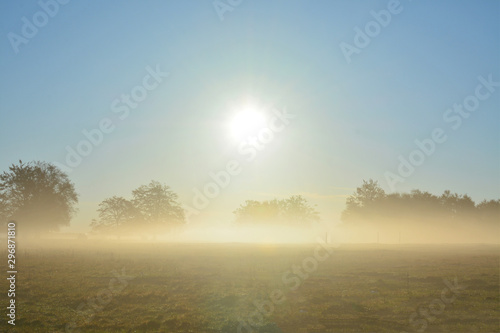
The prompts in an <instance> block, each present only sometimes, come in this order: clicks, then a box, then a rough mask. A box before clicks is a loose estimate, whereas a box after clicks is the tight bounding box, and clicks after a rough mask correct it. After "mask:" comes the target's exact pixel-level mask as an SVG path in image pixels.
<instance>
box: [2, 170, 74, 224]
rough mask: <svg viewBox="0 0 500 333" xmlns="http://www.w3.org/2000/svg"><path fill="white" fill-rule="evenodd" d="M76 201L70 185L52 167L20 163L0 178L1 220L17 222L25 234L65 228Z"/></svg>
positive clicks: (65, 177) (59, 171)
mask: <svg viewBox="0 0 500 333" xmlns="http://www.w3.org/2000/svg"><path fill="white" fill-rule="evenodd" d="M77 202H78V195H77V194H76V192H75V187H74V185H73V183H71V182H70V180H69V179H68V176H67V175H66V174H65V173H64V172H62V171H61V170H59V169H58V168H57V167H56V166H54V165H53V164H50V163H46V162H40V161H35V162H29V163H23V162H22V161H19V164H17V165H16V164H12V165H11V166H10V167H9V171H4V172H3V173H2V174H1V175H0V217H1V219H2V221H3V222H6V221H7V220H11V219H12V220H16V221H17V222H18V228H19V229H20V230H22V232H24V233H40V232H48V231H57V230H58V229H59V227H60V226H68V225H69V223H70V220H71V217H72V216H73V214H74V213H75V212H76V209H75V205H76V203H77Z"/></svg>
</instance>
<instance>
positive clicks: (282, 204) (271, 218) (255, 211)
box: [233, 195, 320, 226]
mask: <svg viewBox="0 0 500 333" xmlns="http://www.w3.org/2000/svg"><path fill="white" fill-rule="evenodd" d="M233 213H234V214H235V215H236V222H238V223H260V224H276V223H278V224H288V225H302V226H304V225H308V224H311V223H312V222H316V221H319V219H320V218H319V213H318V212H317V211H316V210H315V209H314V208H313V207H311V206H310V205H309V203H308V202H307V200H306V199H305V198H304V197H302V196H300V195H294V196H291V197H290V198H288V199H282V200H277V199H273V200H266V201H255V200H247V201H245V203H244V204H243V205H241V206H240V207H239V208H237V209H236V210H235V211H234V212H233Z"/></svg>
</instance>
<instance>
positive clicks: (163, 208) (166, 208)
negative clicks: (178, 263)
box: [90, 181, 186, 233]
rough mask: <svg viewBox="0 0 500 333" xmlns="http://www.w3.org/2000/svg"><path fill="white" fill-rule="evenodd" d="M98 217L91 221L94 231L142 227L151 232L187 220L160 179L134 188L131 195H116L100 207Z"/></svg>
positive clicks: (120, 231) (125, 229)
mask: <svg viewBox="0 0 500 333" xmlns="http://www.w3.org/2000/svg"><path fill="white" fill-rule="evenodd" d="M97 212H98V219H94V220H93V221H92V223H91V224H90V225H91V227H92V229H93V230H94V231H101V232H112V233H128V232H133V231H135V230H137V228H140V229H141V230H142V231H145V232H150V231H155V230H156V231H157V230H162V229H165V228H169V227H172V226H175V225H179V224H182V223H185V219H186V218H185V212H184V210H183V209H182V207H181V205H180V204H179V203H178V196H177V194H176V193H174V192H173V191H172V190H171V189H170V187H168V186H167V185H165V184H161V183H160V182H157V181H151V182H150V183H149V184H148V185H142V186H139V187H138V188H137V189H135V190H133V191H132V199H131V200H127V199H125V198H123V197H117V196H113V197H111V198H107V199H105V200H103V201H102V202H101V203H100V204H99V208H98V209H97Z"/></svg>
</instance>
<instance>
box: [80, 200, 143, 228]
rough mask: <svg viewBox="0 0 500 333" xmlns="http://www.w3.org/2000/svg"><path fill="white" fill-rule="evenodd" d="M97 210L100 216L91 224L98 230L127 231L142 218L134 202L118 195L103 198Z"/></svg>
mask: <svg viewBox="0 0 500 333" xmlns="http://www.w3.org/2000/svg"><path fill="white" fill-rule="evenodd" d="M97 211H98V213H99V218H98V219H97V220H92V223H91V224H90V226H91V227H92V229H93V230H94V231H97V232H113V233H125V232H127V231H128V229H129V228H131V227H133V226H134V223H135V222H136V221H137V220H138V219H140V214H139V212H138V211H137V209H136V208H135V206H134V205H133V203H132V202H131V201H129V200H126V199H124V198H122V197H117V196H113V197H111V198H108V199H105V200H103V201H102V202H101V203H100V204H99V208H98V209H97Z"/></svg>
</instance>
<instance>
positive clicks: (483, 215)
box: [477, 199, 500, 225]
mask: <svg viewBox="0 0 500 333" xmlns="http://www.w3.org/2000/svg"><path fill="white" fill-rule="evenodd" d="M477 210H478V215H479V219H480V221H483V222H486V223H488V224H496V225H500V199H497V200H489V201H487V200H483V201H481V203H479V204H478V205H477Z"/></svg>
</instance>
